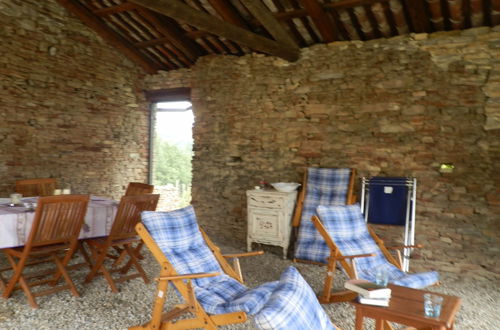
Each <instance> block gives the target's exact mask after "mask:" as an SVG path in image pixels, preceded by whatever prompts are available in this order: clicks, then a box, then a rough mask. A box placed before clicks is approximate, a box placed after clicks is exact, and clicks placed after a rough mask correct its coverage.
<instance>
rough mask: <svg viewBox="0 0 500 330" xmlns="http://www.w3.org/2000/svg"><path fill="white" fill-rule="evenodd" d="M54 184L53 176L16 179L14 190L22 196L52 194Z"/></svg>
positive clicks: (55, 184) (54, 187) (55, 183)
mask: <svg viewBox="0 0 500 330" xmlns="http://www.w3.org/2000/svg"><path fill="white" fill-rule="evenodd" d="M56 186H57V182H56V179H54V178H40V179H26V180H17V181H16V187H15V191H16V193H19V194H22V195H23V196H52V195H54V190H55V189H56Z"/></svg>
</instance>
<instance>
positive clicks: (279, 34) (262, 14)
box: [241, 0, 297, 48]
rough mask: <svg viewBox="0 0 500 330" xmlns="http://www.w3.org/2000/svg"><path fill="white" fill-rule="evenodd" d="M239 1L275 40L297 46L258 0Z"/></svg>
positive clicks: (293, 46)
mask: <svg viewBox="0 0 500 330" xmlns="http://www.w3.org/2000/svg"><path fill="white" fill-rule="evenodd" d="M241 3H242V4H243V5H244V6H245V7H246V8H247V9H248V11H250V12H251V13H252V15H253V16H254V17H255V18H257V19H258V20H259V21H260V22H261V23H262V25H263V26H264V27H265V28H266V30H267V31H268V32H269V33H270V34H271V35H272V36H273V38H274V39H275V40H276V41H279V42H282V43H284V44H286V45H288V46H290V47H292V48H297V43H296V42H295V40H293V38H292V37H291V36H290V35H289V34H288V32H287V31H286V30H285V29H284V28H283V26H282V25H281V23H280V22H279V21H278V20H277V19H276V17H274V15H273V13H272V12H271V11H270V10H269V9H268V8H267V7H265V6H264V4H263V3H262V2H260V1H255V0H241Z"/></svg>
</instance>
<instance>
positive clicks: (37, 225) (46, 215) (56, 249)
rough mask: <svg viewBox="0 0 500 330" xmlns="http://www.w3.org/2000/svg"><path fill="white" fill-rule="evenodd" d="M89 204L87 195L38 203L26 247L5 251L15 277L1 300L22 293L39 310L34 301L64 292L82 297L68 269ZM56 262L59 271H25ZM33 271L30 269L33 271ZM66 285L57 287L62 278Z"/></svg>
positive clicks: (56, 198)
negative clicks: (20, 291) (42, 286)
mask: <svg viewBox="0 0 500 330" xmlns="http://www.w3.org/2000/svg"><path fill="white" fill-rule="evenodd" d="M88 202H89V196H88V195H61V196H47V197H40V198H39V199H38V206H37V208H36V211H35V215H34V218H33V224H32V227H31V231H30V234H29V236H28V239H27V240H26V244H25V245H24V246H21V247H15V248H7V249H3V251H4V253H5V254H6V256H7V259H8V261H9V263H10V264H11V266H12V276H11V277H10V279H9V280H8V282H7V284H6V285H5V287H4V290H3V293H2V296H3V297H4V298H9V297H10V296H11V295H12V292H13V291H14V290H16V289H22V290H23V291H24V293H25V295H26V297H27V298H28V301H29V303H30V305H31V306H32V307H33V308H38V304H37V302H36V300H35V297H38V296H43V295H47V294H51V293H54V292H58V291H61V290H70V291H71V293H72V294H73V295H74V296H76V297H79V296H80V294H79V293H78V291H77V289H76V287H75V285H74V283H73V281H72V280H71V277H70V276H69V274H68V271H67V266H68V263H69V261H70V260H71V257H72V256H73V254H74V253H75V251H76V249H77V246H78V236H79V234H80V230H81V228H82V225H83V223H84V218H85V214H86V212H87V206H88ZM49 261H53V262H54V264H55V266H56V268H55V269H49V270H47V271H43V272H40V271H39V270H37V269H35V270H34V271H32V272H30V273H28V272H26V271H25V270H28V269H27V268H31V267H34V266H36V265H37V264H39V263H42V262H49ZM30 270H31V269H30ZM61 277H62V278H63V279H64V281H65V282H66V284H65V285H64V284H63V285H57V283H58V282H59V280H60V278H61ZM45 284H49V285H50V287H49V288H48V289H40V290H39V291H37V292H32V291H31V288H32V287H35V286H41V285H45Z"/></svg>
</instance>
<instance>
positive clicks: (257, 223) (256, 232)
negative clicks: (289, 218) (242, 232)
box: [248, 208, 283, 242]
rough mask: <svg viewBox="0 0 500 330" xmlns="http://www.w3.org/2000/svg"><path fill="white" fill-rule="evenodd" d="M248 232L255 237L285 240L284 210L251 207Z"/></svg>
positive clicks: (276, 240) (275, 240)
mask: <svg viewBox="0 0 500 330" xmlns="http://www.w3.org/2000/svg"><path fill="white" fill-rule="evenodd" d="M248 215H249V223H248V227H249V228H248V234H249V236H250V237H252V238H253V239H256V240H258V239H266V240H270V241H274V242H281V241H282V240H283V228H281V223H282V217H283V212H280V211H274V210H262V209H252V208H251V209H249V210H248Z"/></svg>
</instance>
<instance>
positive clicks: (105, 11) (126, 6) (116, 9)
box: [92, 2, 135, 16]
mask: <svg viewBox="0 0 500 330" xmlns="http://www.w3.org/2000/svg"><path fill="white" fill-rule="evenodd" d="M134 7H135V5H134V4H133V3H130V2H124V3H121V4H119V5H114V6H109V7H106V8H101V9H95V10H92V13H93V14H95V15H97V16H107V15H112V14H116V13H121V12H124V11H128V10H130V9H132V8H134Z"/></svg>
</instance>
